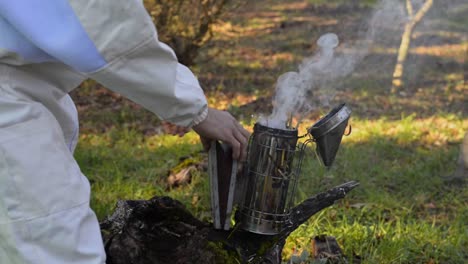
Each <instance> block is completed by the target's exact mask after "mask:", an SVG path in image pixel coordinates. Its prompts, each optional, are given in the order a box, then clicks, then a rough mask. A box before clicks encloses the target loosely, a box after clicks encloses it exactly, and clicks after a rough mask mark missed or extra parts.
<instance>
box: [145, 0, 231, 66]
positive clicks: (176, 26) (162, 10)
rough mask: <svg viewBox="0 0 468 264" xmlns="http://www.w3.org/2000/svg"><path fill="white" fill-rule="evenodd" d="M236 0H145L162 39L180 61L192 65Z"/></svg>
mask: <svg viewBox="0 0 468 264" xmlns="http://www.w3.org/2000/svg"><path fill="white" fill-rule="evenodd" d="M231 2H233V1H232V0H144V3H145V6H146V9H147V10H148V12H149V13H150V14H151V17H152V18H153V21H154V23H155V25H156V28H157V29H158V35H159V39H160V40H161V41H162V42H164V43H166V44H168V45H169V46H171V47H172V48H173V49H174V51H175V53H176V55H177V57H178V59H179V62H180V63H182V64H184V65H187V66H190V65H193V64H194V60H195V58H196V57H197V55H198V51H199V49H200V47H202V46H203V45H205V44H206V43H207V42H209V41H210V39H211V37H212V36H213V34H212V30H211V29H212V26H213V25H214V24H215V23H216V22H217V21H218V20H219V19H220V18H221V17H222V15H223V14H224V13H225V11H227V9H228V6H229V7H232V5H230V4H231Z"/></svg>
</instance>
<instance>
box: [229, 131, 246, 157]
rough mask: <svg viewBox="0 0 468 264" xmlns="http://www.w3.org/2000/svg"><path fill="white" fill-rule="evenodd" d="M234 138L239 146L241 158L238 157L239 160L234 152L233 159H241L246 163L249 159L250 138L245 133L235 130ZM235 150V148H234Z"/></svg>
mask: <svg viewBox="0 0 468 264" xmlns="http://www.w3.org/2000/svg"><path fill="white" fill-rule="evenodd" d="M233 135H234V138H235V139H236V141H237V145H238V147H239V150H238V151H239V152H238V153H239V156H236V157H237V158H235V157H234V151H233V158H234V159H239V160H241V161H244V160H245V159H246V158H247V145H248V142H249V138H248V137H247V136H246V134H245V133H243V131H242V130H235V131H234V133H233ZM233 148H234V147H233Z"/></svg>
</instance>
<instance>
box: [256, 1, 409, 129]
mask: <svg viewBox="0 0 468 264" xmlns="http://www.w3.org/2000/svg"><path fill="white" fill-rule="evenodd" d="M404 17H405V14H404V9H403V8H401V6H400V5H398V4H395V3H394V1H382V2H380V3H379V4H378V5H377V7H376V9H375V11H374V12H373V15H372V16H371V18H370V20H369V21H368V22H367V24H366V25H365V29H363V30H362V32H359V33H358V34H359V38H360V39H359V40H358V41H357V42H356V43H354V44H353V45H348V47H346V50H347V52H340V53H337V52H336V50H335V49H336V48H337V47H338V46H339V44H340V42H339V39H338V36H337V35H336V34H334V33H327V34H324V35H322V36H321V37H320V38H319V39H318V40H317V46H318V51H317V53H316V54H315V55H313V56H312V57H309V58H306V59H304V60H303V61H302V63H301V64H300V65H299V68H298V71H291V72H286V73H284V74H282V75H281V76H279V78H278V80H277V83H276V94H275V97H274V103H273V112H272V114H271V115H270V116H268V117H266V118H262V119H260V123H261V124H263V125H266V126H269V127H274V128H279V129H285V128H288V127H289V126H290V125H291V124H288V122H290V120H291V117H292V116H295V117H296V118H297V119H298V120H301V119H302V117H303V116H304V115H306V114H307V113H309V112H310V111H312V110H315V109H317V108H318V107H320V106H328V105H329V102H330V100H331V99H333V97H334V95H335V90H336V88H337V87H336V86H337V84H338V83H340V80H341V79H343V78H344V77H346V76H348V75H349V74H350V73H351V72H353V70H354V69H355V67H356V65H357V64H358V63H359V62H361V61H362V59H363V58H364V57H365V56H366V55H367V53H368V52H369V49H370V46H371V45H372V43H373V41H374V39H376V37H378V38H382V37H385V35H386V34H385V33H384V34H383V35H382V34H381V33H382V32H387V33H388V31H389V30H385V28H386V27H398V28H401V27H402V25H403V24H404V23H403V22H404ZM377 35H378V36H377ZM296 125H297V124H296Z"/></svg>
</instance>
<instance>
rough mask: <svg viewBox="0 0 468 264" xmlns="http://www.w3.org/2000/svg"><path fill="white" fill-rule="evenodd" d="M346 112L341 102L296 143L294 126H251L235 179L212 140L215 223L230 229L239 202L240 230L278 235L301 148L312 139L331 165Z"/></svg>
mask: <svg viewBox="0 0 468 264" xmlns="http://www.w3.org/2000/svg"><path fill="white" fill-rule="evenodd" d="M350 114H351V111H350V110H349V109H348V108H347V107H346V106H345V104H341V105H339V106H338V107H336V108H334V109H332V110H331V112H330V113H329V114H327V115H326V116H325V117H323V118H322V119H320V120H319V121H318V122H317V123H315V124H314V125H313V126H312V127H310V128H309V129H308V134H306V135H304V136H303V137H305V136H307V135H308V136H309V137H308V139H306V140H305V141H304V142H299V143H298V139H299V138H300V137H299V136H298V131H297V130H296V129H276V128H271V127H268V126H264V125H261V124H259V123H257V124H255V126H254V132H253V134H252V136H251V137H250V141H249V147H248V157H247V162H246V164H244V168H243V173H242V174H241V175H239V178H238V177H237V164H234V163H232V161H231V162H229V160H228V159H229V157H230V156H231V154H230V152H229V150H228V148H226V146H224V147H221V145H220V144H218V143H213V144H212V148H211V149H210V154H209V162H208V163H209V164H210V166H209V175H210V184H211V201H212V214H213V219H214V227H215V228H217V229H224V230H229V228H230V216H231V212H232V209H233V206H234V205H236V204H237V205H238V211H237V214H236V215H237V219H236V220H239V221H237V224H238V225H239V226H240V228H242V229H244V230H246V231H249V232H253V233H257V234H263V235H275V234H278V233H280V232H281V231H282V230H283V229H284V227H286V226H287V225H288V224H289V216H290V209H291V208H292V207H293V206H294V198H295V193H296V187H297V181H298V178H299V175H300V172H301V165H302V161H303V158H304V150H305V147H306V145H307V144H308V143H310V142H315V143H316V145H317V152H318V154H319V156H320V158H321V160H322V162H323V164H324V165H325V166H326V167H329V166H331V165H332V163H333V161H334V159H335V156H336V153H337V151H338V148H339V145H340V143H341V139H342V136H343V134H344V132H345V128H346V127H347V125H348V120H349V117H350Z"/></svg>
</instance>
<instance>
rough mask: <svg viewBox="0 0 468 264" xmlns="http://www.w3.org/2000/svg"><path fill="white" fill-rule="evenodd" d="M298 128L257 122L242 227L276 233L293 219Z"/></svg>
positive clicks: (298, 158)
mask: <svg viewBox="0 0 468 264" xmlns="http://www.w3.org/2000/svg"><path fill="white" fill-rule="evenodd" d="M297 140H298V132H297V130H296V129H286V130H283V129H275V128H270V127H266V126H263V125H260V124H258V123H257V124H255V126H254V132H253V134H252V136H251V138H250V141H249V148H248V161H247V164H246V165H247V167H246V170H245V172H246V174H247V175H246V179H247V184H246V185H245V186H244V196H243V197H244V199H243V201H242V202H241V210H240V217H241V221H240V222H241V228H243V229H244V230H247V231H250V232H253V233H258V234H265V235H273V234H277V233H279V232H281V230H282V229H283V227H284V225H285V224H286V223H287V221H288V219H289V209H290V208H291V206H292V205H293V203H294V193H295V188H296V184H297V178H298V174H299V168H300V166H299V163H300V161H301V158H300V157H297V158H296V160H295V155H296V154H297V153H298V152H297V150H296V144H297Z"/></svg>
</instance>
